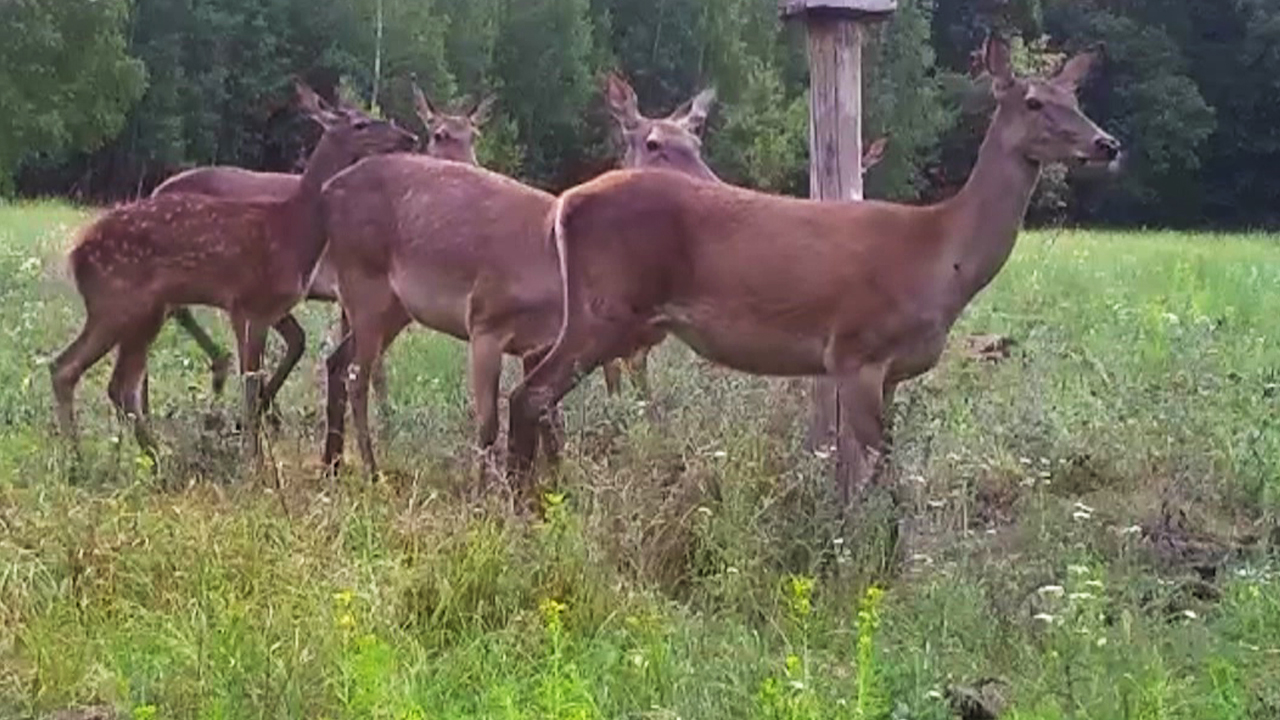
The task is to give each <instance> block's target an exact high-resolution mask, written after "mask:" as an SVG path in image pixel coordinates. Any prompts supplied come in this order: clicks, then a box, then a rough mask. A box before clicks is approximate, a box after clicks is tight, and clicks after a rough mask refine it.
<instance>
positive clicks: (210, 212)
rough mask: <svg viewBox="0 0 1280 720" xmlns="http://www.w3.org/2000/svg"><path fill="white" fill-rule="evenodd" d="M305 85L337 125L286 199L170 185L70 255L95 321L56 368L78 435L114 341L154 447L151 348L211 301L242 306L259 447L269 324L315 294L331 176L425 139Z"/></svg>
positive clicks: (117, 395)
mask: <svg viewBox="0 0 1280 720" xmlns="http://www.w3.org/2000/svg"><path fill="white" fill-rule="evenodd" d="M298 90H299V94H300V96H301V98H302V104H303V107H304V109H305V110H306V111H307V112H308V113H309V114H310V115H311V117H313V118H315V119H316V120H317V121H319V122H321V123H322V124H324V125H325V127H326V132H325V134H324V136H323V137H322V139H321V141H320V145H319V146H318V147H317V149H316V152H315V153H314V155H313V156H312V160H311V162H310V163H309V165H308V167H307V170H306V172H305V173H304V174H303V176H302V180H301V181H300V182H299V184H298V189H297V191H296V192H295V193H293V194H292V195H291V196H289V197H288V198H287V199H285V200H247V201H246V200H229V199H223V198H215V197H209V196H204V195H194V194H180V193H179V194H167V195H161V196H159V197H151V198H146V199H143V200H140V201H138V202H136V203H132V204H130V205H125V206H122V207H118V208H116V209H114V210H112V211H110V212H108V213H106V214H104V215H103V216H101V217H100V218H98V219H97V220H95V221H94V222H93V223H92V224H91V225H90V226H89V227H88V228H86V229H85V231H84V232H83V233H82V234H81V238H80V242H79V243H78V244H77V245H76V247H75V248H74V249H73V250H72V251H71V256H70V265H71V269H72V273H73V275H74V277H75V280H76V287H77V289H78V290H79V291H80V294H81V296H82V297H83V298H84V303H85V311H86V319H85V325H84V329H83V330H82V331H81V332H80V335H79V336H78V337H77V338H76V339H75V341H74V342H72V344H71V345H70V346H69V347H68V348H67V349H66V350H64V351H63V352H62V353H61V354H60V355H59V356H58V358H57V359H56V360H55V361H54V364H53V367H52V368H51V370H52V375H53V386H54V396H55V398H56V400H57V405H58V420H59V425H60V427H61V429H62V431H63V432H64V434H66V435H67V436H69V437H72V438H74V435H75V413H74V393H75V387H76V385H77V383H78V382H79V380H80V377H81V375H82V374H83V373H84V371H85V370H87V369H88V368H89V367H91V366H92V365H93V364H95V363H96V362H97V361H98V360H99V359H100V358H101V357H102V356H103V355H104V354H106V352H107V351H108V350H110V349H111V348H113V347H115V348H117V349H118V354H117V358H116V364H115V369H114V371H113V374H112V377H111V383H110V386H109V388H108V394H109V396H110V398H111V401H112V403H113V404H114V405H115V406H116V407H117V409H118V410H119V411H120V412H121V413H122V414H124V415H128V416H132V417H133V419H134V423H135V432H136V434H137V436H138V441H139V444H141V445H142V446H143V448H144V449H145V450H147V451H148V452H152V451H154V441H153V440H152V438H151V436H150V433H149V431H148V429H147V426H146V418H145V408H143V407H142V403H141V393H140V384H141V380H142V377H143V375H144V373H145V371H146V364H147V351H148V349H149V347H150V345H151V342H152V341H153V340H154V339H155V336H156V334H157V333H158V332H159V330H160V326H161V325H162V324H163V322H164V319H165V317H166V315H167V314H168V312H169V310H170V309H171V308H173V307H176V306H181V305H192V304H201V305H212V306H214V307H219V308H222V309H224V310H227V311H228V312H229V313H230V314H231V318H232V324H233V326H234V328H235V333H236V341H237V345H238V349H239V356H240V369H241V372H243V373H245V375H246V380H245V419H244V426H243V427H244V435H245V441H246V450H247V451H248V452H249V454H250V455H251V456H252V457H255V458H256V456H257V454H258V437H257V419H258V401H259V385H260V383H259V380H258V378H257V371H258V366H259V364H260V362H261V355H262V349H263V345H264V343H265V340H266V331H267V328H268V327H269V326H270V325H272V324H273V323H275V322H277V321H278V320H280V318H282V317H283V316H284V315H285V314H287V313H288V312H289V310H290V309H291V308H292V307H293V305H294V304H296V303H297V302H298V301H299V300H300V299H301V298H302V297H303V296H304V295H305V293H306V288H307V284H308V282H309V279H310V276H311V273H312V270H313V269H314V267H315V264H316V261H317V259H318V257H319V255H320V251H321V250H322V249H323V247H324V244H325V236H324V232H323V227H322V226H321V224H320V218H319V207H318V203H319V191H320V186H321V184H323V182H324V181H325V180H327V179H328V178H329V177H331V176H332V175H333V174H334V173H336V172H337V171H338V170H341V169H342V168H344V167H346V166H347V165H349V164H351V163H352V162H354V161H355V160H356V159H358V158H360V157H364V156H367V155H371V154H377V153H385V152H392V151H396V150H407V149H409V148H411V147H412V146H413V143H414V142H416V138H415V137H414V136H413V135H411V134H409V133H406V132H404V131H403V130H400V129H398V128H396V127H395V126H394V125H392V124H390V123H387V122H383V121H377V120H370V119H369V118H367V117H364V116H363V115H359V114H357V113H353V112H349V111H344V112H333V111H330V110H328V109H326V108H324V107H323V105H322V103H321V101H320V100H319V98H318V97H317V96H316V95H315V94H314V93H313V92H312V91H311V90H310V88H306V87H305V86H301V85H299V88H298Z"/></svg>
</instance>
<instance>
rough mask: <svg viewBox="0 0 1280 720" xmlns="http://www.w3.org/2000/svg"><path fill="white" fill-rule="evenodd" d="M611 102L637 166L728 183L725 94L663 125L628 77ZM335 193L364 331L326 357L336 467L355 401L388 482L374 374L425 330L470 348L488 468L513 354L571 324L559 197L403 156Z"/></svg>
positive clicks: (370, 167)
mask: <svg viewBox="0 0 1280 720" xmlns="http://www.w3.org/2000/svg"><path fill="white" fill-rule="evenodd" d="M605 97H606V101H607V105H608V107H609V110H610V112H611V113H612V114H613V116H614V118H615V119H616V120H617V121H618V123H619V124H620V125H621V127H622V129H623V133H624V137H625V138H626V139H627V151H626V157H625V159H624V161H623V162H624V164H626V165H629V166H635V167H655V168H662V169H663V171H664V174H668V173H669V174H673V175H674V174H685V175H689V176H693V177H698V178H701V179H702V180H703V181H707V182H719V179H718V178H717V177H716V175H715V173H714V172H712V171H711V169H710V168H708V167H707V166H706V164H705V163H704V162H703V160H702V155H701V139H700V133H701V130H702V127H703V125H704V124H705V121H706V118H707V114H708V112H709V111H710V108H711V105H712V103H713V101H714V97H715V94H714V90H713V89H711V88H708V89H706V90H703V91H702V92H700V93H698V94H697V95H696V96H694V97H693V98H692V99H690V100H688V101H686V102H685V103H683V104H682V105H681V106H680V107H678V108H677V109H676V110H675V111H673V112H672V113H671V114H670V115H668V116H666V117H664V118H659V119H651V118H646V117H644V116H642V115H640V114H639V111H638V110H637V103H636V96H635V92H634V90H633V89H632V88H631V86H630V85H629V84H628V83H627V82H626V80H624V79H623V78H622V77H621V76H619V75H618V74H616V73H609V74H608V75H607V76H606V78H605ZM323 195H324V208H325V222H326V227H327V228H328V233H329V237H330V245H329V253H330V256H331V257H332V259H333V264H334V267H335V268H336V269H337V272H338V288H339V291H338V292H339V295H340V297H341V302H342V305H343V309H344V312H345V313H346V315H347V317H348V319H349V322H350V324H351V333H350V334H349V335H348V336H347V337H346V338H345V339H344V340H343V341H342V342H341V343H339V345H338V347H337V348H335V349H334V350H333V352H332V353H331V354H330V355H329V357H328V359H327V360H326V365H327V367H328V373H329V380H328V388H329V393H328V398H329V399H328V409H327V432H326V438H325V444H324V451H323V462H324V465H325V466H326V467H328V468H330V469H331V470H332V469H336V468H337V465H338V463H339V462H340V461H341V458H342V454H343V437H344V423H345V415H346V405H347V401H348V393H349V395H350V403H351V407H352V415H353V419H354V423H355V427H356V434H357V441H358V444H359V448H360V453H361V457H362V459H363V463H364V466H365V469H366V471H367V473H368V475H369V477H370V478H376V477H377V476H378V470H377V460H376V458H375V453H374V449H373V441H372V438H371V436H370V433H369V420H368V412H369V411H368V385H369V368H371V367H373V364H374V363H375V362H376V361H377V358H378V357H379V356H380V355H381V354H382V353H383V352H384V351H385V349H386V348H387V347H388V346H389V345H390V344H391V342H392V341H393V340H394V339H395V338H396V337H397V335H398V334H399V333H400V332H401V330H403V329H404V328H405V327H407V326H408V325H409V324H410V323H413V322H417V323H419V324H421V325H424V326H426V327H428V328H431V329H433V330H436V331H439V332H443V333H445V334H447V335H451V336H453V337H455V338H457V339H459V340H463V341H466V342H467V343H468V356H469V358H468V366H469V378H470V380H469V382H470V394H471V398H472V403H473V412H474V414H475V424H476V440H477V444H478V446H479V448H480V449H481V453H482V456H483V457H484V458H486V459H488V458H489V454H490V451H491V450H492V448H493V445H494V444H495V442H496V440H497V435H498V393H499V381H500V376H501V370H502V358H503V356H504V354H510V355H515V356H518V357H520V358H521V360H522V363H523V367H524V369H525V370H526V371H528V370H531V369H532V368H533V365H534V364H535V363H536V362H537V361H538V359H539V358H540V354H539V353H540V352H544V351H545V350H546V349H547V348H549V347H550V346H551V344H552V342H554V340H555V337H556V332H557V331H558V329H559V326H560V305H561V299H560V298H561V291H560V275H559V264H558V261H557V260H556V256H555V250H554V248H552V247H551V246H550V245H548V244H547V242H546V228H545V218H546V217H547V214H548V213H549V212H550V210H551V208H552V207H553V205H554V203H555V196H554V195H551V194H550V193H547V192H545V191H542V190H539V189H536V188H533V187H530V186H528V185H524V184H523V183H520V182H518V181H516V180H514V179H511V178H509V177H505V176H503V175H500V174H497V173H494V172H490V171H488V170H485V169H483V168H477V167H472V166H466V165H461V164H458V163H442V162H438V161H435V160H432V159H430V158H421V157H408V156H390V155H389V156H381V157H376V158H368V159H366V160H363V161H361V162H359V163H357V164H356V165H354V166H353V167H351V168H349V169H348V170H346V171H344V172H342V173H340V174H338V175H337V176H335V177H334V178H333V179H332V180H331V181H329V183H328V185H327V186H326V187H325V190H324V193H323ZM352 364H354V367H353V368H351V371H350V382H349V387H348V368H349V367H350V366H351V365H352ZM557 428H558V418H551V419H549V420H548V422H547V423H546V424H544V426H543V428H542V434H543V437H544V439H545V441H546V448H547V452H548V454H550V455H555V454H556V453H557V452H558V446H559V443H558V439H557ZM482 466H483V463H482Z"/></svg>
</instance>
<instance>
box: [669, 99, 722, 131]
mask: <svg viewBox="0 0 1280 720" xmlns="http://www.w3.org/2000/svg"><path fill="white" fill-rule="evenodd" d="M715 101H716V89H715V88H713V87H709V88H707V89H705V90H703V91H702V92H700V93H698V94H697V95H695V96H694V97H693V99H692V100H689V101H687V102H686V103H685V104H683V105H681V106H680V107H678V108H676V110H675V112H673V113H671V114H670V115H669V116H667V119H668V120H670V121H671V122H674V123H676V124H678V125H682V126H684V128H685V129H686V130H688V131H689V132H691V133H693V134H694V135H698V136H701V135H702V128H703V127H704V126H705V125H706V124H707V115H709V114H710V113H711V106H712V105H714V104H715Z"/></svg>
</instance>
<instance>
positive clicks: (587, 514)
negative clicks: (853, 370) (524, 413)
mask: <svg viewBox="0 0 1280 720" xmlns="http://www.w3.org/2000/svg"><path fill="white" fill-rule="evenodd" d="M86 217H88V215H87V212H86V211H82V210H80V209H76V208H72V207H68V206H64V205H59V204H52V203H25V204H13V205H5V206H0V332H3V334H4V338H3V341H0V717H4V718H10V717H12V718H43V717H50V716H54V714H55V713H58V712H61V711H64V710H65V709H67V708H74V707H82V706H107V707H109V708H111V709H112V710H113V711H114V712H116V713H118V716H119V717H123V718H135V719H139V720H140V719H142V718H201V719H208V720H212V719H214V718H304V717H305V718H331V719H333V720H337V719H339V718H391V719H395V720H401V719H409V718H468V717H474V718H512V719H515V718H555V719H561V718H563V719H566V720H568V719H578V718H582V719H588V718H637V719H639V718H644V719H647V720H666V719H670V720H674V719H675V718H698V719H699V720H702V719H710V718H733V719H735V720H736V719H741V718H769V719H777V720H783V719H786V720H793V719H794V720H802V719H808V718H813V719H816V718H824V719H825V718H850V719H855V718H856V719H859V720H862V719H872V718H894V719H904V718H920V719H937V720H941V719H942V718H949V717H954V716H956V712H957V709H959V711H961V712H968V713H969V715H968V717H983V715H981V714H980V713H981V712H984V711H995V710H999V711H1000V712H1002V713H1003V714H1002V715H1001V717H1006V718H1017V719H1020V720H1029V719H1032V718H1034V719H1036V720H1052V719H1056V718H1134V719H1137V718H1142V719H1151V720H1155V719H1165V718H1167V719H1174V718H1187V719H1192V718H1222V719H1228V720H1230V719H1244V718H1268V719H1269V718H1275V717H1277V716H1280V561H1278V560H1280V556H1278V555H1277V553H1276V549H1277V548H1280V529H1278V528H1280V524H1278V517H1280V412H1277V409H1278V408H1277V404H1278V403H1280V344H1278V343H1277V342H1276V337H1277V335H1276V330H1275V326H1276V321H1277V319H1278V318H1280V291H1278V288H1280V244H1278V243H1277V238H1275V237H1272V236H1266V235H1260V234H1254V235H1193V234H1176V233H1167V232H1123V233H1121V232H1101V231H1076V230H1070V229H1068V230H1048V231H1036V232H1028V233H1026V234H1025V235H1024V237H1023V238H1022V239H1021V240H1020V242H1019V245H1018V248H1017V250H1016V251H1015V253H1014V255H1013V257H1012V259H1011V261H1010V263H1009V265H1008V267H1007V268H1006V269H1005V270H1004V272H1003V273H1002V274H1001V275H1000V276H999V277H998V278H997V279H996V281H995V282H994V283H993V285H992V286H991V287H990V288H989V289H988V290H987V291H986V292H985V293H984V294H982V295H981V296H980V297H979V298H978V300H977V301H976V302H975V303H974V305H973V306H972V307H971V308H970V309H969V311H968V312H967V314H966V315H965V317H964V318H963V319H962V321H961V324H960V326H959V327H958V328H957V332H956V338H955V340H956V342H955V343H953V348H952V350H951V351H950V352H948V354H947V355H946V356H945V358H944V360H943V362H942V363H941V364H940V366H939V367H938V368H937V369H936V370H935V371H934V372H933V373H931V374H930V375H928V376H926V377H924V378H922V379H921V380H919V381H917V382H914V383H910V384H908V385H906V386H904V387H903V388H902V389H900V390H899V393H898V398H897V405H896V410H895V412H894V433H893V435H894V456H893V460H892V470H891V474H892V476H893V478H894V480H895V482H897V483H899V485H900V486H901V487H902V488H903V489H904V492H903V494H902V497H903V498H904V500H905V503H904V507H905V511H906V517H907V520H908V521H907V522H906V523H904V528H905V529H906V530H907V532H905V533H904V535H903V536H902V541H903V543H904V546H903V547H900V548H897V549H896V551H895V550H894V549H891V548H889V547H888V545H887V543H886V539H885V537H884V533H883V532H882V530H883V528H884V527H885V526H886V525H885V523H883V522H879V521H878V519H879V518H880V517H881V516H882V515H883V514H884V513H885V512H887V510H886V509H885V508H884V507H883V506H882V505H883V504H882V502H881V500H880V499H879V498H872V500H871V502H870V503H869V506H868V508H867V509H866V510H865V511H864V512H862V513H860V514H859V516H858V519H859V522H857V523H852V524H850V525H849V526H848V527H847V528H845V529H842V528H841V525H840V524H839V523H838V522H837V520H836V518H835V517H834V516H833V515H832V513H831V512H830V510H829V508H830V507H831V499H832V497H831V491H830V484H829V483H828V482H827V480H826V472H827V470H826V464H825V462H824V460H823V459H822V458H819V457H815V456H812V455H810V454H806V453H804V452H803V451H802V450H801V449H800V448H801V442H800V438H801V424H802V423H801V420H802V418H803V415H804V409H805V407H804V404H803V402H802V400H801V399H800V398H799V397H798V396H797V393H796V392H795V386H794V384H793V383H789V382H785V381H774V380H766V379H760V378H751V377H747V376H743V375H738V374H733V373H729V372H726V371H723V370H719V369H716V368H712V367H709V366H708V365H706V364H705V363H703V362H702V361H700V360H698V359H696V358H695V357H694V356H693V355H692V353H691V352H689V351H688V350H686V349H685V348H684V347H683V346H680V345H679V344H678V343H676V342H674V341H673V342H670V343H668V344H666V345H665V346H663V347H662V348H661V349H660V350H659V351H658V352H657V353H655V356H654V358H653V361H652V362H651V370H652V372H653V385H654V387H655V390H656V399H655V402H657V403H658V404H659V406H660V407H659V411H660V414H661V416H662V422H661V423H660V424H659V423H652V422H650V421H649V420H648V419H647V418H648V416H647V413H646V412H645V409H644V408H642V407H640V406H639V404H638V403H637V402H636V401H635V400H634V399H630V398H623V399H618V400H612V399H608V398H606V396H605V394H604V392H603V387H602V383H601V382H600V381H599V380H592V381H591V382H589V383H586V384H585V386H584V387H583V388H582V389H581V390H580V391H578V392H576V393H574V394H573V395H571V396H570V398H569V399H568V402H567V406H566V419H567V422H568V431H569V442H568V447H567V453H566V463H565V466H564V468H563V470H562V472H561V473H560V474H559V475H558V476H557V477H555V478H553V479H551V481H550V482H549V484H548V487H547V491H546V493H545V494H544V495H543V498H542V502H543V505H544V508H545V518H544V519H531V518H525V517H520V516H517V515H513V514H512V513H510V512H509V511H508V510H507V507H508V499H507V498H506V497H505V495H504V494H503V493H502V491H501V489H500V488H494V487H486V486H482V485H480V484H478V483H477V480H476V477H475V473H474V472H473V464H474V463H473V461H474V457H473V455H472V450H471V444H470V437H471V426H470V420H469V410H468V407H467V403H466V392H465V382H464V376H463V372H464V358H465V348H464V346H463V345H462V344H460V343H457V342H456V341H453V340H450V339H447V338H443V337H441V336H437V335H434V334H432V333H430V332H427V331H422V330H419V331H415V332H411V333H407V334H406V335H405V336H403V337H402V338H401V339H400V341H399V342H398V343H397V345H396V346H395V347H394V348H393V350H392V352H391V354H390V357H389V358H388V361H387V368H388V373H389V377H390V382H391V395H392V398H393V407H392V409H391V412H390V414H389V416H387V417H384V418H382V419H381V420H380V422H379V425H380V426H381V433H380V435H379V438H380V441H381V448H382V455H383V464H384V466H385V468H386V469H387V471H388V472H387V475H388V476H387V481H386V482H383V483H380V484H377V485H369V484H367V483H365V482H364V481H363V480H362V479H361V477H360V476H359V474H358V472H356V471H355V468H357V467H358V464H357V463H355V462H353V461H354V458H350V460H352V462H349V465H350V466H351V468H352V469H351V470H349V471H347V472H344V474H343V475H341V476H340V477H339V478H337V479H336V480H323V479H321V478H320V472H319V466H318V462H317V456H318V452H319V444H320V438H319V430H320V425H321V422H322V414H321V412H320V400H321V396H320V393H321V389H320V385H319V380H318V377H319V376H318V374H317V373H316V372H315V370H314V364H315V362H316V361H317V360H318V359H319V358H320V357H321V352H322V350H323V349H324V348H323V342H322V341H321V338H323V337H324V335H325V332H326V330H327V328H328V326H329V323H330V320H331V319H332V316H333V312H334V309H333V308H332V307H331V306H313V307H309V308H307V309H306V310H305V311H304V312H303V313H302V316H303V320H304V322H305V324H306V326H307V328H308V332H309V340H310V342H309V348H308V357H307V359H306V361H304V364H303V366H302V367H300V369H299V371H298V372H297V373H296V374H295V375H294V377H293V378H292V379H291V381H290V383H289V384H288V385H287V386H286V387H285V390H284V392H283V393H282V395H281V402H280V406H281V413H282V419H283V425H282V429H281V430H280V431H279V432H278V433H277V434H275V435H273V436H272V437H271V440H270V445H269V447H270V452H269V456H270V463H269V467H268V468H267V469H266V470H264V471H263V472H261V473H260V474H259V475H258V476H256V477H254V478H252V479H250V480H247V481H243V480H240V478H239V476H240V470H239V465H238V462H237V451H238V448H239V443H238V442H237V439H236V437H235V435H234V433H235V426H234V418H235V415H236V413H235V409H236V400H237V398H238V394H237V392H235V389H234V388H232V391H231V392H229V393H228V395H227V397H225V398H222V399H221V400H218V399H214V398H212V397H211V396H210V394H209V389H208V375H207V369H206V359H205V358H204V356H203V355H202V354H200V352H199V350H198V349H197V348H196V346H195V345H194V344H193V343H191V342H190V341H189V339H187V338H186V337H185V336H183V335H181V334H180V333H179V332H177V331H175V330H174V329H173V328H167V329H166V330H165V332H164V334H163V335H162V337H161V339H160V341H159V342H158V343H157V345H156V346H155V348H154V350H153V354H152V363H151V392H152V412H153V413H154V414H155V415H156V417H157V421H156V427H157V431H158V432H159V433H160V436H161V437H162V438H163V441H164V443H165V448H164V451H163V452H162V454H161V457H160V463H159V467H158V468H156V472H154V473H153V472H152V468H151V467H149V463H147V462H146V461H144V460H142V459H140V455H139V453H138V450H137V447H136V446H135V444H134V442H133V440H132V437H131V434H130V433H129V432H127V430H126V428H125V426H124V425H123V424H121V423H119V422H117V421H116V420H115V419H114V418H113V417H112V414H111V410H110V406H109V404H108V403H107V401H106V397H105V383H106V376H107V374H108V370H107V368H108V364H107V363H102V364H100V365H98V366H97V367H96V368H94V369H93V370H92V371H91V372H90V373H89V374H88V375H87V376H86V381H85V382H84V383H83V384H82V386H81V390H80V394H79V400H80V407H81V425H82V435H83V444H84V452H85V462H84V465H83V466H82V467H80V468H79V469H78V470H75V471H73V469H72V467H71V465H70V463H69V455H68V454H67V453H66V452H65V451H64V450H63V449H62V448H61V447H60V445H59V444H58V442H57V440H56V438H55V436H54V434H53V432H52V427H53V421H52V412H51V404H52V401H51V397H50V390H49V380H48V371H47V367H46V364H47V361H48V359H49V358H50V357H51V355H52V354H53V353H55V352H57V351H58V350H59V349H60V348H61V347H62V346H63V345H64V344H65V343H66V342H67V341H68V339H69V338H71V337H72V335H73V334H74V332H75V329H76V328H77V327H78V324H79V321H80V318H81V313H82V308H81V307H80V304H79V302H78V300H77V298H76V295H75V293H74V291H73V290H72V289H71V287H70V285H69V284H68V282H67V280H66V277H65V271H64V269H63V268H64V260H63V257H64V254H65V250H66V249H67V247H68V246H69V244H70V242H71V238H72V237H73V234H74V229H75V228H76V227H77V226H78V225H79V224H80V223H82V222H83V221H84V219H85V218H86ZM203 315H204V317H205V318H208V319H209V320H210V322H209V323H207V326H208V327H210V328H220V331H221V333H222V335H221V337H222V338H223V341H224V342H226V343H228V346H230V343H229V341H230V338H229V336H228V334H227V332H226V328H225V323H223V322H221V321H215V320H213V316H212V314H203ZM970 333H995V334H999V335H1003V336H1008V337H1010V338H1012V339H1013V340H1014V341H1015V343H1016V344H1015V345H1014V346H1013V348H1012V350H1011V352H1010V354H1009V357H1007V358H1003V359H997V360H977V359H973V358H971V357H968V356H967V355H966V353H964V352H963V351H962V343H961V342H960V337H961V336H963V335H966V334H970ZM512 370H514V368H512ZM509 379H510V378H509Z"/></svg>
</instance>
